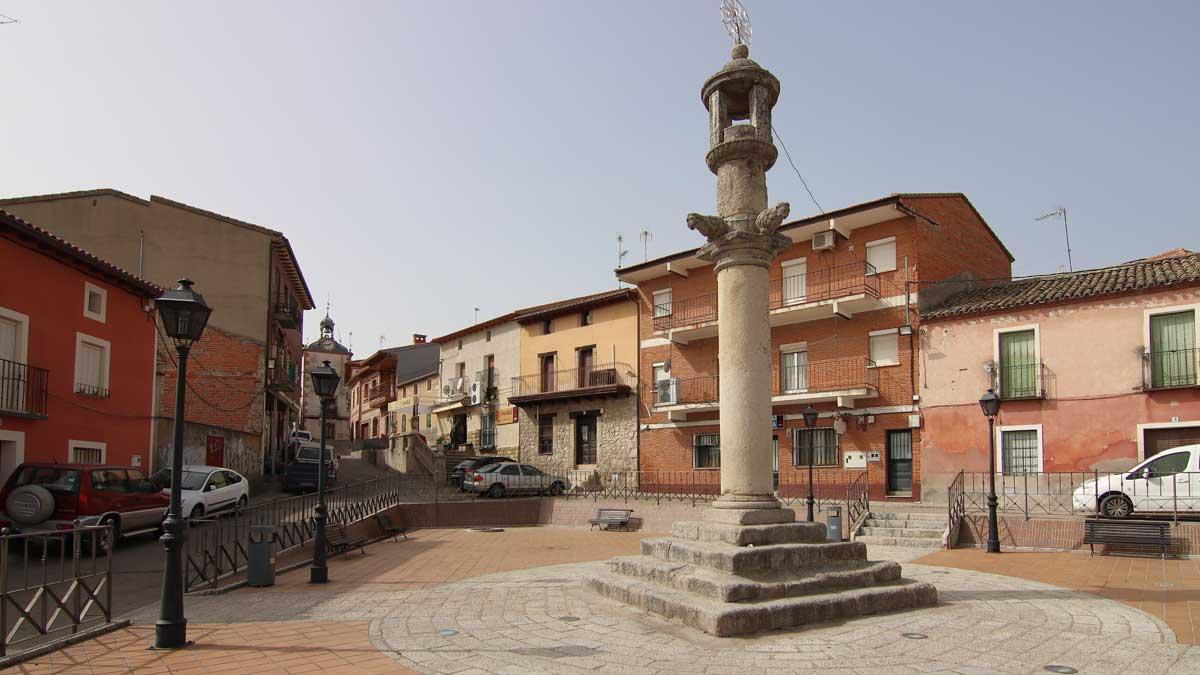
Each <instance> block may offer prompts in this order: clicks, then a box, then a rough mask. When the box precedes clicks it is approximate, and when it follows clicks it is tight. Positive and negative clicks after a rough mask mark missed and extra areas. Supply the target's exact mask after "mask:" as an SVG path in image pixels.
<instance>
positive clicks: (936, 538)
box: [853, 511, 946, 548]
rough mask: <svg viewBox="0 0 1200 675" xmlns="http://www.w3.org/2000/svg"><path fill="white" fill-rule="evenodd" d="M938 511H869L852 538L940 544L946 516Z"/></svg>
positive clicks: (928, 545) (899, 543)
mask: <svg viewBox="0 0 1200 675" xmlns="http://www.w3.org/2000/svg"><path fill="white" fill-rule="evenodd" d="M939 515H941V514H940V513H938V512H922V511H871V513H869V514H868V515H867V517H866V519H865V520H863V523H862V525H861V526H860V527H859V529H858V531H857V532H856V533H855V534H854V537H853V539H854V541H856V542H861V543H864V544H875V545H877V546H905V547H910V548H942V547H943V546H944V545H945V544H944V542H943V540H942V538H943V537H944V536H945V532H946V520H945V517H944V516H942V517H940V518H939Z"/></svg>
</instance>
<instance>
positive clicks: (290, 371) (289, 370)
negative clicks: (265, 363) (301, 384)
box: [267, 363, 296, 394]
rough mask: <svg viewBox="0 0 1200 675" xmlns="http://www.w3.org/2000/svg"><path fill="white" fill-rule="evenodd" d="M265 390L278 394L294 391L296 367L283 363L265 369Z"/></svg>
mask: <svg viewBox="0 0 1200 675" xmlns="http://www.w3.org/2000/svg"><path fill="white" fill-rule="evenodd" d="M267 388H268V389H270V390H271V391H273V392H276V393H279V394H289V393H294V392H295V391H296V366H295V364H291V363H285V364H276V365H272V366H271V367H269V368H267Z"/></svg>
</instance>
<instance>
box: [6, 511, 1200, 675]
mask: <svg viewBox="0 0 1200 675" xmlns="http://www.w3.org/2000/svg"><path fill="white" fill-rule="evenodd" d="M643 536H648V535H647V534H644V533H634V534H625V533H616V532H588V531H587V530H578V529H565V528H516V529H509V530H507V531H505V532H502V533H497V534H488V533H476V532H467V531H464V530H424V531H420V532H417V533H415V534H414V535H413V537H412V539H411V540H410V541H401V542H396V543H393V542H384V543H379V544H375V545H373V546H370V547H368V549H367V551H368V553H367V555H365V556H363V555H360V554H358V553H353V554H350V555H349V556H345V557H340V558H336V559H335V560H334V561H333V563H332V566H331V570H330V576H331V578H332V579H333V580H334V581H333V582H332V583H331V584H329V585H327V586H322V587H313V586H310V585H308V584H306V583H304V581H305V579H306V576H307V575H306V573H305V572H303V571H297V572H293V573H290V574H287V575H282V576H281V577H280V578H279V584H278V585H277V586H275V587H273V588H269V589H243V590H239V591H235V592H232V593H228V594H225V595H220V596H208V597H190V598H189V599H188V610H187V611H188V617H189V618H190V619H191V621H192V622H193V623H192V626H191V631H190V635H191V637H192V638H193V639H195V640H196V641H197V644H196V645H194V646H193V647H190V648H188V649H186V650H182V651H179V652H173V653H169V654H161V653H156V652H148V651H147V650H146V649H145V647H146V646H147V645H148V644H149V643H150V641H151V636H152V633H153V627H152V622H153V619H154V612H153V608H147V609H146V610H144V611H143V612H142V613H140V614H136V615H135V616H134V617H133V619H134V621H135V626H134V627H132V628H129V629H126V630H123V631H118V632H117V633H114V634H112V635H110V636H107V637H105V638H101V639H97V640H93V641H91V642H88V643H85V644H82V645H77V646H75V647H71V648H68V649H66V650H63V651H60V652H58V653H56V654H54V655H51V656H48V657H43V658H40V659H38V660H37V661H36V662H33V663H29V664H26V667H25V668H24V670H25V672H39V673H41V672H126V671H131V670H137V671H138V672H143V671H146V672H155V671H157V672H166V671H168V670H169V671H170V672H188V671H191V672H197V673H199V672H202V671H214V672H220V671H223V670H224V671H229V672H288V673H299V672H309V671H318V670H338V669H339V668H348V667H353V668H354V669H355V670H356V671H358V670H362V671H363V672H372V671H375V672H379V671H387V672H412V671H417V672H429V673H434V672H437V673H468V674H470V675H476V674H478V673H528V672H546V673H622V674H625V673H633V674H635V675H636V674H638V673H679V672H686V673H722V672H730V673H733V672H736V673H738V675H746V674H748V673H758V672H763V673H766V672H772V673H778V672H796V671H817V670H819V671H835V672H846V673H867V672H870V673H913V672H946V673H950V672H954V673H980V672H1003V673H1010V672H1011V673H1032V672H1044V671H1043V667H1044V666H1046V665H1052V664H1061V665H1067V666H1070V667H1072V668H1075V669H1077V670H1079V672H1084V673H1086V672H1106V673H1112V672H1120V673H1122V674H1123V675H1125V674H1132V673H1147V674H1150V673H1153V674H1155V675H1158V674H1160V673H1200V647H1188V646H1187V645H1183V644H1179V643H1177V641H1176V639H1175V635H1174V633H1173V632H1172V631H1171V629H1170V628H1169V627H1168V626H1167V624H1166V623H1164V622H1163V621H1161V620H1158V619H1156V618H1155V617H1154V616H1152V615H1150V614H1148V613H1146V612H1143V611H1140V610H1139V609H1136V608H1134V607H1133V606H1131V605H1129V604H1126V603H1122V602H1114V601H1113V600H1109V599H1105V598H1102V597H1098V596H1096V595H1090V594H1087V593H1082V592H1078V591H1074V590H1069V589H1064V588H1061V587H1059V586H1051V585H1047V584H1044V583H1040V582H1038V581H1031V580H1024V579H1018V578H1014V577H1010V576H1001V575H996V574H986V573H982V572H979V571H975V570H971V569H965V568H955V567H950V566H930V565H926V564H914V563H912V562H908V563H906V564H905V573H906V576H909V577H912V578H914V579H920V580H925V581H930V582H933V583H934V584H935V585H937V586H938V588H939V592H940V601H941V604H939V606H937V607H935V608H931V609H927V610H921V611H917V612H903V613H897V614H886V615H878V616H871V617H866V618H863V619H858V620H855V621H850V622H845V623H842V624H826V625H820V626H814V627H811V628H809V629H806V630H799V631H774V632H771V633H766V634H763V635H759V636H755V637H753V638H726V639H720V638H713V637H711V636H708V635H705V634H703V633H699V632H697V631H693V630H690V629H687V628H684V627H682V626H680V625H678V624H672V623H670V622H667V621H665V620H663V619H661V618H660V617H658V616H655V615H650V614H646V613H642V612H637V611H634V610H632V609H630V608H628V607H625V606H623V605H619V604H617V603H614V602H611V601H609V600H607V599H605V598H602V597H599V596H597V595H595V594H592V593H589V592H587V591H586V590H585V589H583V588H582V585H581V584H580V579H582V578H583V577H584V576H586V575H588V574H591V573H593V572H594V571H597V570H602V569H605V565H606V562H604V560H605V559H607V558H610V557H612V556H615V555H623V554H627V553H630V552H632V551H634V550H636V548H637V541H638V540H639V539H640V538H641V537H643ZM870 551H871V554H872V557H873V558H876V559H879V558H891V559H901V560H912V559H913V558H915V557H918V556H920V555H925V554H927V553H928V550H927V549H925V550H923V551H914V550H911V549H895V548H885V547H872V548H871V549H870ZM951 553H957V552H951ZM968 553H969V552H968ZM935 555H936V554H935ZM927 557H933V556H927ZM1081 560H1086V558H1081Z"/></svg>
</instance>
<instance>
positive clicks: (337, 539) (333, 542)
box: [325, 525, 367, 555]
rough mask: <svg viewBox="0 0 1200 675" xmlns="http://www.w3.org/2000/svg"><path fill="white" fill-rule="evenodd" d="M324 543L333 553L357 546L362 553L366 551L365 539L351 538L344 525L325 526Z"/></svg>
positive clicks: (364, 553) (343, 551)
mask: <svg viewBox="0 0 1200 675" xmlns="http://www.w3.org/2000/svg"><path fill="white" fill-rule="evenodd" d="M325 545H326V546H328V547H329V550H330V551H332V552H333V553H345V552H347V551H349V550H350V549H352V548H357V549H358V550H360V551H362V552H363V555H366V553H367V549H366V545H367V540H366V539H363V538H361V537H359V538H351V537H350V535H348V534H347V533H346V527H345V526H344V525H330V526H329V527H327V528H326V530H325Z"/></svg>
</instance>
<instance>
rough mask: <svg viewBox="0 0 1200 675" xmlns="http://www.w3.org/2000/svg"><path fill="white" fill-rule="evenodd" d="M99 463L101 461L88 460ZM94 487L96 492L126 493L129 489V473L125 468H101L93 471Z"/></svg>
mask: <svg viewBox="0 0 1200 675" xmlns="http://www.w3.org/2000/svg"><path fill="white" fill-rule="evenodd" d="M88 463H89V464H99V463H100V462H88ZM92 489H93V490H95V491H96V492H115V493H126V492H130V489H129V474H127V473H126V472H125V471H124V470H123V469H99V470H97V471H93V472H92Z"/></svg>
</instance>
